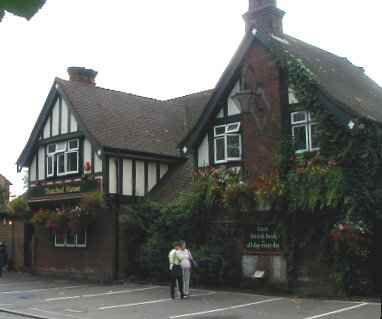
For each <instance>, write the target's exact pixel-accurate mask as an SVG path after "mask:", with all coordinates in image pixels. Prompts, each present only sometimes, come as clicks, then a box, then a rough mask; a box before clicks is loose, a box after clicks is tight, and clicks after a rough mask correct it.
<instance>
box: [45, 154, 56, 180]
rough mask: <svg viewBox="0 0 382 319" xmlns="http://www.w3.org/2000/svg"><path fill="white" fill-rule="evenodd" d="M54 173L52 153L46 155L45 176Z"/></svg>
mask: <svg viewBox="0 0 382 319" xmlns="http://www.w3.org/2000/svg"><path fill="white" fill-rule="evenodd" d="M53 175H54V155H48V156H47V157H46V176H48V177H51V176H53Z"/></svg>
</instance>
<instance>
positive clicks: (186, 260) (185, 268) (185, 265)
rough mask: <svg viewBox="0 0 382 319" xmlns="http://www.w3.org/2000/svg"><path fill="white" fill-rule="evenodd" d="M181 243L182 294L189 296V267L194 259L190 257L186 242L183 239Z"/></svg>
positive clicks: (190, 267)
mask: <svg viewBox="0 0 382 319" xmlns="http://www.w3.org/2000/svg"><path fill="white" fill-rule="evenodd" d="M180 243H181V245H182V252H181V256H182V257H181V260H182V261H181V263H180V265H181V266H182V272H183V291H184V295H185V296H186V297H189V296H190V280H191V269H192V266H193V264H194V263H195V262H194V259H193V258H192V255H191V252H190V250H189V249H187V244H186V242H185V241H184V240H182V241H181V242H180Z"/></svg>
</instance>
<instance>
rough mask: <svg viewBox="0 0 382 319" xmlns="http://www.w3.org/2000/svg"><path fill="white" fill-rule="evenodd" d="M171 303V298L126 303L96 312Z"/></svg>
mask: <svg viewBox="0 0 382 319" xmlns="http://www.w3.org/2000/svg"><path fill="white" fill-rule="evenodd" d="M215 294H216V292H215V291H211V292H208V293H200V294H195V295H192V296H191V297H202V296H212V295H215ZM168 301H172V299H171V298H165V299H156V300H148V301H142V302H136V303H128V304H124V305H116V306H103V307H99V308H98V310H110V309H118V308H130V307H137V306H143V305H150V304H156V303H162V302H168Z"/></svg>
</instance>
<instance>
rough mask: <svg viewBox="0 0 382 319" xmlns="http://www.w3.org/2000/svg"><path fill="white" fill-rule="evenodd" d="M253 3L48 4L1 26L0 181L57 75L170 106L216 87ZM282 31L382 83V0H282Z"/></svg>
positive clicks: (116, 0)
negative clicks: (77, 69) (71, 73)
mask: <svg viewBox="0 0 382 319" xmlns="http://www.w3.org/2000/svg"><path fill="white" fill-rule="evenodd" d="M247 6H248V0H160V1H159V0H128V1H126V0H124V1H122V0H107V1H105V0H103V1H100V0H65V1H62V0H47V4H46V5H45V6H44V8H43V9H42V10H41V11H40V12H39V13H38V14H37V15H36V16H35V17H34V18H33V19H32V20H31V21H29V22H27V21H25V20H24V19H21V18H17V17H14V16H11V15H7V16H6V18H5V19H4V20H3V22H2V23H0V119H1V121H0V146H1V156H0V173H1V174H3V175H5V176H6V177H7V178H8V179H10V180H11V182H12V183H14V187H13V189H12V191H13V193H14V194H15V193H16V194H20V193H22V191H23V183H22V176H21V174H16V166H15V165H14V163H15V162H16V160H17V158H18V156H19V154H20V152H21V151H22V149H23V147H24V145H25V143H26V142H27V139H28V137H29V134H30V132H31V130H32V128H33V126H34V124H35V121H36V119H37V117H38V114H39V112H40V110H41V108H42V106H43V103H44V101H45V98H46V96H47V94H48V92H49V89H50V86H51V85H52V83H53V80H54V77H56V76H59V77H62V78H65V79H66V78H67V74H66V68H67V67H68V66H86V67H90V68H94V69H95V70H97V71H99V74H98V77H97V84H98V85H100V86H103V87H107V88H112V89H116V90H121V91H125V92H130V93H135V94H139V95H144V96H149V97H155V98H163V99H165V98H170V97H175V96H180V95H185V94H188V93H192V92H195V91H200V90H204V89H209V88H211V87H213V86H214V85H215V84H216V82H217V80H218V78H219V77H220V75H221V73H222V72H223V70H224V68H225V67H226V65H227V64H228V62H229V60H230V58H231V57H232V55H233V54H234V52H235V50H236V49H237V47H238V45H239V43H240V41H241V39H242V37H243V34H244V23H243V20H242V17H241V16H242V14H243V13H244V12H245V11H246V10H247ZM279 7H280V8H282V9H283V10H285V11H286V12H287V15H286V16H285V20H284V22H285V23H284V29H285V32H286V33H288V34H290V35H293V36H295V37H297V38H300V39H302V40H305V41H308V42H310V43H312V44H315V45H317V46H320V47H321V48H323V49H326V50H329V51H332V52H334V53H336V54H338V55H340V56H346V57H348V58H349V59H350V60H351V61H352V62H353V63H354V64H356V65H359V66H363V67H365V69H366V72H367V73H368V75H369V76H371V77H372V78H374V79H375V80H376V81H377V82H378V83H379V84H382V70H381V35H380V30H381V22H380V21H381V18H380V13H381V11H382V2H381V1H376V0H364V1H362V2H360V1H349V0H336V1H333V0H320V1H317V0H304V1H302V0H279Z"/></svg>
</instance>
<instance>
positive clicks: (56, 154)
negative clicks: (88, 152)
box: [46, 139, 80, 177]
mask: <svg viewBox="0 0 382 319" xmlns="http://www.w3.org/2000/svg"><path fill="white" fill-rule="evenodd" d="M79 149H80V147H79V140H78V139H74V140H70V141H66V142H59V143H54V144H49V145H48V146H47V156H46V175H47V177H52V176H54V175H57V176H65V175H69V174H76V173H79Z"/></svg>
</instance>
